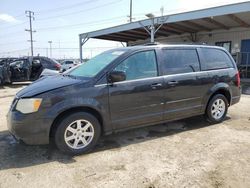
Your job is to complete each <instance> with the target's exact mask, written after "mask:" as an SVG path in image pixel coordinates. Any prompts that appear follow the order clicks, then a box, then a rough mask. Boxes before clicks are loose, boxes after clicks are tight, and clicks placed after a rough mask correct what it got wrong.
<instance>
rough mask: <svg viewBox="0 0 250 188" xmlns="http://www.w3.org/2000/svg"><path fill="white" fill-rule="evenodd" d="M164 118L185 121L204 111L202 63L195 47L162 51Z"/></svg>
mask: <svg viewBox="0 0 250 188" xmlns="http://www.w3.org/2000/svg"><path fill="white" fill-rule="evenodd" d="M161 69H162V71H163V72H162V74H163V75H164V97H165V107H164V119H165V120H172V119H178V118H184V117H187V116H190V115H192V114H199V113H200V112H201V99H202V96H201V91H200V89H201V83H199V81H198V80H197V72H199V71H200V63H199V58H198V54H197V50H196V49H195V48H165V49H162V64H161Z"/></svg>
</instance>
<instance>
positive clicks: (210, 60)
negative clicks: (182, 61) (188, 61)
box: [202, 48, 233, 70]
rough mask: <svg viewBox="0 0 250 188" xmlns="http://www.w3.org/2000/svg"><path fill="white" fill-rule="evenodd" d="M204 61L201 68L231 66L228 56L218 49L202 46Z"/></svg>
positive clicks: (209, 68)
mask: <svg viewBox="0 0 250 188" xmlns="http://www.w3.org/2000/svg"><path fill="white" fill-rule="evenodd" d="M202 55H203V58H204V63H205V64H204V63H203V65H202V70H213V69H224V68H230V67H233V64H232V61H231V59H230V58H229V56H228V55H227V54H226V53H225V52H224V51H223V50H220V49H213V48H202Z"/></svg>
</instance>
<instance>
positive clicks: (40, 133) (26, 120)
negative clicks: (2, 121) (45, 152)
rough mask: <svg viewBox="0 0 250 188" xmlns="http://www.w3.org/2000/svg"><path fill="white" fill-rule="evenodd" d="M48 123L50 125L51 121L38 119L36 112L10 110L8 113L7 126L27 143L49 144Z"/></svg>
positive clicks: (17, 137)
mask: <svg viewBox="0 0 250 188" xmlns="http://www.w3.org/2000/svg"><path fill="white" fill-rule="evenodd" d="M47 125H50V122H49V121H47V120H43V119H37V118H36V116H34V114H22V113H20V112H18V111H9V113H8V115H7V126H8V129H9V131H10V133H11V134H12V135H13V136H14V137H15V138H16V139H17V140H22V141H23V142H24V143H25V144H29V145H42V144H49V129H48V126H47Z"/></svg>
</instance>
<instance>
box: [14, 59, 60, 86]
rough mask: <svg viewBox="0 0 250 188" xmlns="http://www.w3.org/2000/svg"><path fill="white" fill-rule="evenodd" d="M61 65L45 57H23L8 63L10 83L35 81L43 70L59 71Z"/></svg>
mask: <svg viewBox="0 0 250 188" xmlns="http://www.w3.org/2000/svg"><path fill="white" fill-rule="evenodd" d="M60 68H61V65H60V64H59V63H58V62H56V61H55V60H53V59H49V58H47V57H40V56H39V57H33V58H31V57H25V58H19V59H17V60H15V61H12V63H10V70H11V75H12V76H11V81H12V82H18V81H29V80H31V81H34V80H37V79H38V78H39V77H40V75H41V73H42V71H43V70H44V69H50V70H58V71H59V70H60Z"/></svg>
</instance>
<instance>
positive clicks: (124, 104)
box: [109, 50, 164, 129]
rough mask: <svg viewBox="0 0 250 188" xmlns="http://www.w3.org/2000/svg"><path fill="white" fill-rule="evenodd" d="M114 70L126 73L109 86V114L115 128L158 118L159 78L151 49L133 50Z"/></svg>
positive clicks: (160, 101)
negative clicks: (119, 80)
mask: <svg viewBox="0 0 250 188" xmlns="http://www.w3.org/2000/svg"><path fill="white" fill-rule="evenodd" d="M114 70H116V71H124V72H125V73H126V80H125V81H122V82H117V83H114V84H113V85H109V104H110V115H111V121H112V123H113V125H114V126H115V127H116V129H122V128H127V127H129V126H136V125H145V124H147V123H154V122H159V121H161V120H162V119H163V104H164V99H163V92H162V85H163V77H159V76H158V66H157V59H156V53H155V51H154V50H148V51H140V52H136V53H134V54H132V55H131V56H129V57H128V58H127V59H125V60H124V61H122V62H121V63H120V64H119V65H118V66H117V67H116V68H115V69H114Z"/></svg>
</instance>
